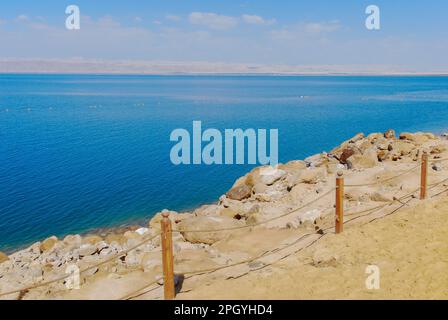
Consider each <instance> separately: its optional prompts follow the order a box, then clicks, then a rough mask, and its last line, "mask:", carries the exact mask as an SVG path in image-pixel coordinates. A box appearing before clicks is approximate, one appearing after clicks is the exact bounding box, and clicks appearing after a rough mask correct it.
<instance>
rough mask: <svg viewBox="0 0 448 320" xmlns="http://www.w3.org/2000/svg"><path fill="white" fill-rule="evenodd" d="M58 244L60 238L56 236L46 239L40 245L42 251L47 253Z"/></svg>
mask: <svg viewBox="0 0 448 320" xmlns="http://www.w3.org/2000/svg"><path fill="white" fill-rule="evenodd" d="M56 242H58V238H57V237H56V236H51V237H49V238H47V239H45V240H44V241H42V243H41V244H40V251H41V252H47V251H49V250H51V249H52V248H53V247H54V245H55V244H56Z"/></svg>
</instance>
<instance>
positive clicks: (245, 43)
mask: <svg viewBox="0 0 448 320" xmlns="http://www.w3.org/2000/svg"><path fill="white" fill-rule="evenodd" d="M71 4H75V5H78V6H79V8H80V11H81V30H79V31H69V30H67V29H65V19H66V15H65V8H66V7H67V6H68V5H71ZM370 4H375V5H377V6H378V7H379V8H380V10H381V30H376V31H369V30H367V29H366V28H365V26H364V21H365V19H366V17H367V15H366V14H365V12H364V11H365V8H366V7H367V6H368V5H370ZM447 16H448V2H447V1H442V0H433V1H430V2H424V1H404V0H395V1H377V0H372V1H363V0H356V1H355V0H345V1H327V0H314V1H297V0H295V1H279V0H277V1H273V0H272V1H271V0H269V1H268V0H265V1H263V0H257V1H249V0H245V1H238V0H232V1H226V0H207V1H206V0H159V1H138V0H127V1H113V0H109V1H106V0H95V1H92V0H73V1H61V0H53V1H50V0H39V1H35V0H25V1H20V0H18V1H9V2H6V1H4V2H3V1H2V3H1V4H0V58H62V59H65V58H73V57H77V58H86V59H119V60H159V61H160V60H163V61H210V62H226V63H260V64H295V65H359V64H362V65H402V66H404V67H406V68H408V69H416V70H420V71H425V70H427V71H434V70H439V69H444V70H446V65H447V63H446V58H445V57H446V56H448V31H447V30H448V18H447Z"/></svg>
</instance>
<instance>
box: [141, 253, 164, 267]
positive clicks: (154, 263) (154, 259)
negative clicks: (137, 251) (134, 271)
mask: <svg viewBox="0 0 448 320" xmlns="http://www.w3.org/2000/svg"><path fill="white" fill-rule="evenodd" d="M140 267H141V268H142V270H143V272H150V271H154V272H157V271H159V272H160V271H161V270H162V261H161V259H160V253H159V252H146V253H144V254H143V255H142V257H141V258H140Z"/></svg>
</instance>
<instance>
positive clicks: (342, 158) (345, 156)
mask: <svg viewBox="0 0 448 320" xmlns="http://www.w3.org/2000/svg"><path fill="white" fill-rule="evenodd" d="M354 154H355V149H353V148H346V149H344V150H342V153H341V155H340V156H339V161H341V163H346V162H347V160H348V158H350V157H351V156H353V155H354Z"/></svg>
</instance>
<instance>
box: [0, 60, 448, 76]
mask: <svg viewBox="0 0 448 320" xmlns="http://www.w3.org/2000/svg"><path fill="white" fill-rule="evenodd" d="M0 73H77V74H103V73H104V74H154V75H156V74H162V75H163V74H166V75H175V74H192V75H193V74H223V75H224V74H229V75H231V74H236V75H245V74H247V75H249V74H254V75H256V74H260V75H261V74H267V75H448V70H447V71H426V72H425V71H422V70H411V69H410V68H406V67H399V66H385V65H376V66H375V65H369V66H359V65H320V66H301V65H285V64H275V65H273V64H272V65H262V64H244V63H217V62H201V61H198V62H172V61H137V60H129V61H127V60H95V59H80V58H73V59H0Z"/></svg>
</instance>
